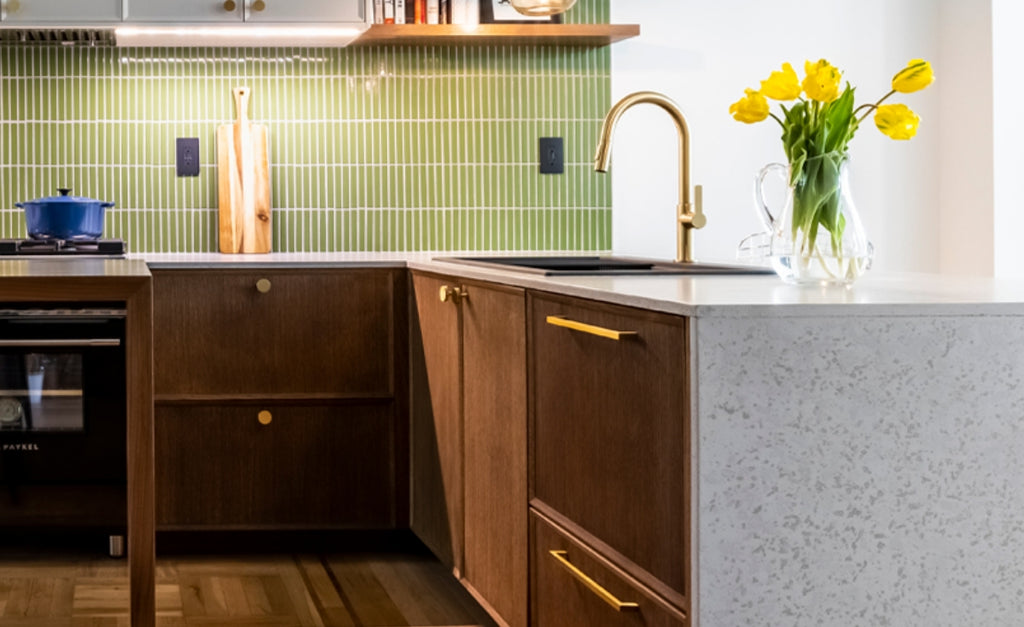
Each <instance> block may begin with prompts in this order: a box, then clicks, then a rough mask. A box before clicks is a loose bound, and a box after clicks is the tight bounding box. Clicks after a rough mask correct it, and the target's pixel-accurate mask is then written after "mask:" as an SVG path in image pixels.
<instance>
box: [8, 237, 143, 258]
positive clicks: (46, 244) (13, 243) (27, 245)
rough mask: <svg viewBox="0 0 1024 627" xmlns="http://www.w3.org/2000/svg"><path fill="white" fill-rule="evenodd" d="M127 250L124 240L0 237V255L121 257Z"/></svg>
mask: <svg viewBox="0 0 1024 627" xmlns="http://www.w3.org/2000/svg"><path fill="white" fill-rule="evenodd" d="M126 252H128V247H127V246H126V245H125V242H124V240H120V239H95V240H61V239H0V256H24V257H28V256H45V255H58V256H74V255H83V256H84V255H92V256H103V257H123V256H124V255H125V253H126Z"/></svg>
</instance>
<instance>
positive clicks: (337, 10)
mask: <svg viewBox="0 0 1024 627" xmlns="http://www.w3.org/2000/svg"><path fill="white" fill-rule="evenodd" d="M244 2H245V21H246V22H362V21H363V0H264V2H263V4H262V5H257V3H256V2H255V1H254V0H244ZM260 6H262V7H263V8H262V9H260V8H259V7H260Z"/></svg>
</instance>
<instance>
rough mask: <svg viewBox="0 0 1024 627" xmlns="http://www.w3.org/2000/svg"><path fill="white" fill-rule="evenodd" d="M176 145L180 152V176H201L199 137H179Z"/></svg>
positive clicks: (178, 164)
mask: <svg viewBox="0 0 1024 627" xmlns="http://www.w3.org/2000/svg"><path fill="white" fill-rule="evenodd" d="M175 145H176V148H177V154H178V158H177V162H176V163H177V165H176V170H177V173H178V176H199V138H198V137H179V138H178V139H177V140H176V141H175Z"/></svg>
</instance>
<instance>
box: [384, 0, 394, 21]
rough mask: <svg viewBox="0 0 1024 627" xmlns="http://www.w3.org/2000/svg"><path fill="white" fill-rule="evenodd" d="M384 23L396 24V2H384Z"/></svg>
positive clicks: (386, 0) (389, 0)
mask: <svg viewBox="0 0 1024 627" xmlns="http://www.w3.org/2000/svg"><path fill="white" fill-rule="evenodd" d="M384 23H385V24H394V23H395V0H384Z"/></svg>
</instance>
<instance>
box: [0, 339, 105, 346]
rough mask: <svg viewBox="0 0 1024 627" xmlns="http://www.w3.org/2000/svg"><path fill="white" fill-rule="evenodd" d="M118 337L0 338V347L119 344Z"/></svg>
mask: <svg viewBox="0 0 1024 627" xmlns="http://www.w3.org/2000/svg"><path fill="white" fill-rule="evenodd" d="M120 345H121V340H120V339H119V338H116V337H115V338H83V339H67V340H0V348H33V347H35V348H63V347H91V346H120Z"/></svg>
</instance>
